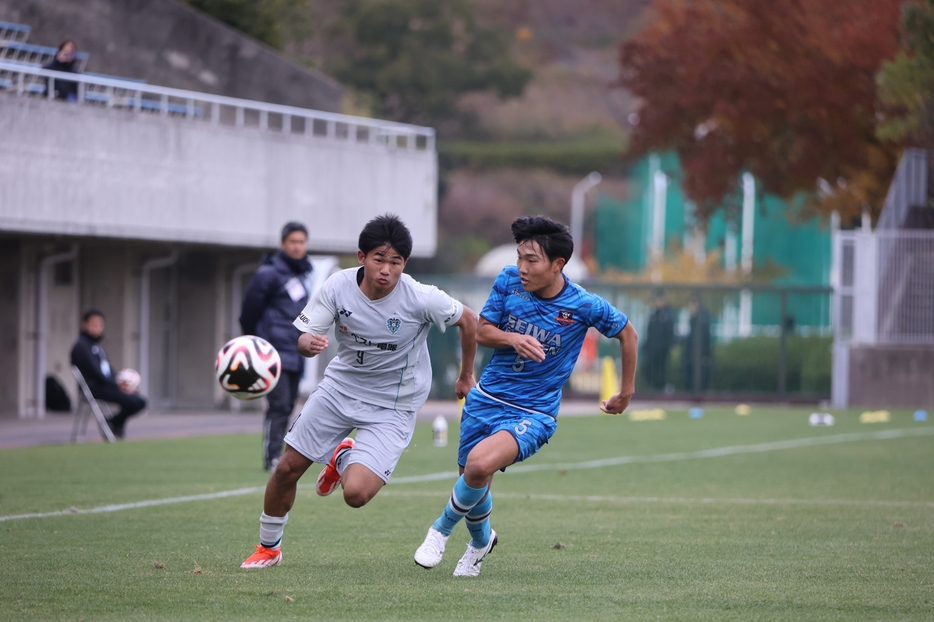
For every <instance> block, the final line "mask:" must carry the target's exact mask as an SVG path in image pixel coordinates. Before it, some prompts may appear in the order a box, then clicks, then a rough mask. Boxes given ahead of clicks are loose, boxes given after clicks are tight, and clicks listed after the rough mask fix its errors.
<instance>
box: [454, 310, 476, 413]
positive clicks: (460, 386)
mask: <svg viewBox="0 0 934 622" xmlns="http://www.w3.org/2000/svg"><path fill="white" fill-rule="evenodd" d="M463 307H464V311H463V312H462V313H461V317H460V319H459V320H457V321H456V322H454V324H453V325H454V326H456V327H457V328H458V330H459V332H460V341H461V373H460V375H459V376H458V377H457V382H455V383H454V393H455V394H456V395H457V397H458V398H461V399H463V398H465V397H467V393H469V392H470V390H471V389H472V388H473V387H474V385H475V384H477V381H476V380H475V379H474V377H473V366H474V358H475V357H476V355H477V313H476V311H474V310H473V309H471V308H470V307H468V306H467V305H463Z"/></svg>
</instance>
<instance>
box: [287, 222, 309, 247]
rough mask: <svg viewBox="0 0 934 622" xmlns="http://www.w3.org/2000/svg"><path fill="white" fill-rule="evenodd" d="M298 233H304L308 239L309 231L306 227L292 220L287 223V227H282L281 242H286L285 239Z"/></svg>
mask: <svg viewBox="0 0 934 622" xmlns="http://www.w3.org/2000/svg"><path fill="white" fill-rule="evenodd" d="M296 231H301V232H302V233H304V234H305V237H306V238H307V237H308V229H306V228H305V225H303V224H302V223H300V222H297V221H295V220H292V221H289V222H287V223H285V226H284V227H282V240H281V241H282V242H285V239H286V238H287V237H289V236H290V235H291V234H293V233H295V232H296Z"/></svg>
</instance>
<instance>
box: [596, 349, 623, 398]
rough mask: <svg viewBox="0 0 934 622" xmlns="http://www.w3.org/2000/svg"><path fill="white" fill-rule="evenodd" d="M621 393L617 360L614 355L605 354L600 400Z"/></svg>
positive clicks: (602, 365)
mask: <svg viewBox="0 0 934 622" xmlns="http://www.w3.org/2000/svg"><path fill="white" fill-rule="evenodd" d="M617 393H619V377H618V376H617V375H616V361H614V360H613V357H612V356H604V357H603V361H602V363H601V368H600V401H601V402H605V401H606V400H608V399H610V398H611V397H613V396H614V395H616V394H617Z"/></svg>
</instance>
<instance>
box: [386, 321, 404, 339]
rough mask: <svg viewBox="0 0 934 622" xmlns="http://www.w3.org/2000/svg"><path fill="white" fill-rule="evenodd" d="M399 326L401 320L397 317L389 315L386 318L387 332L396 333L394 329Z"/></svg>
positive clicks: (397, 328)
mask: <svg viewBox="0 0 934 622" xmlns="http://www.w3.org/2000/svg"><path fill="white" fill-rule="evenodd" d="M401 326H402V320H400V319H399V318H397V317H391V318H389V319H388V320H386V328H388V329H389V332H391V333H392V334H393V335H395V334H396V331H397V330H399V328H400V327H401Z"/></svg>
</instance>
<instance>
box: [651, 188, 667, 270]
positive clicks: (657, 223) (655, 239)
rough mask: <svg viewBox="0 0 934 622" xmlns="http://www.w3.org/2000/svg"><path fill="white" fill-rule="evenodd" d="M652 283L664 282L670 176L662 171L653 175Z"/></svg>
mask: <svg viewBox="0 0 934 622" xmlns="http://www.w3.org/2000/svg"><path fill="white" fill-rule="evenodd" d="M652 191H653V192H652V264H653V269H652V282H653V283H658V282H659V281H661V280H662V275H661V265H660V264H661V261H662V256H663V255H664V253H665V209H666V207H667V205H668V176H667V175H665V173H663V172H662V171H655V173H654V174H653V175H652Z"/></svg>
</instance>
